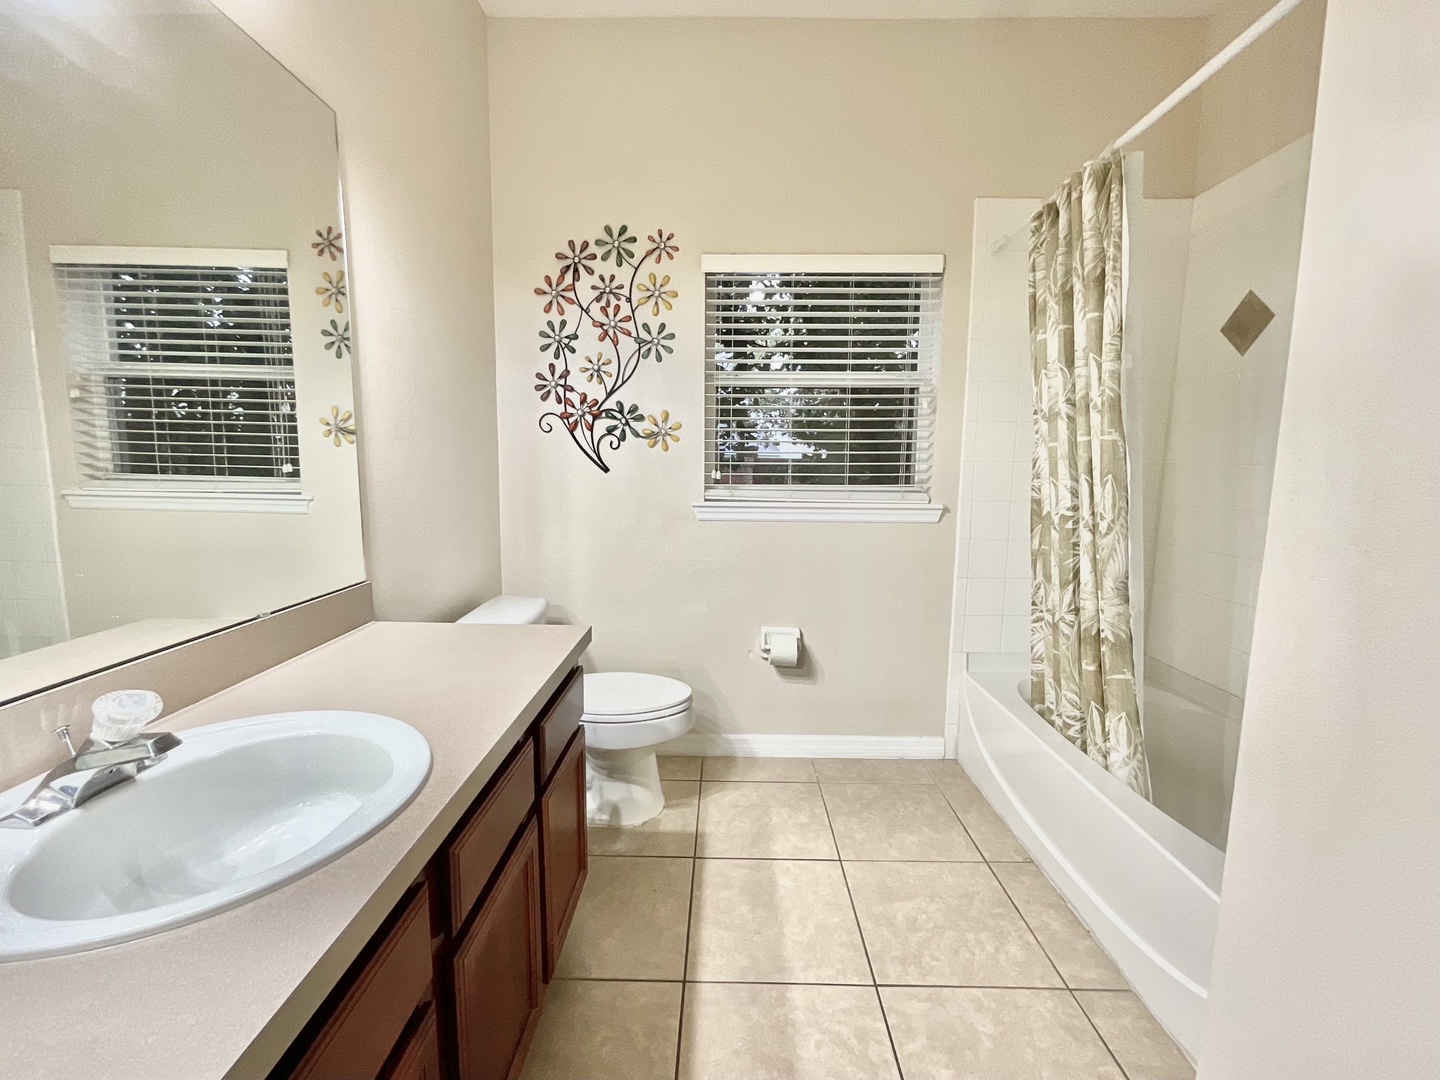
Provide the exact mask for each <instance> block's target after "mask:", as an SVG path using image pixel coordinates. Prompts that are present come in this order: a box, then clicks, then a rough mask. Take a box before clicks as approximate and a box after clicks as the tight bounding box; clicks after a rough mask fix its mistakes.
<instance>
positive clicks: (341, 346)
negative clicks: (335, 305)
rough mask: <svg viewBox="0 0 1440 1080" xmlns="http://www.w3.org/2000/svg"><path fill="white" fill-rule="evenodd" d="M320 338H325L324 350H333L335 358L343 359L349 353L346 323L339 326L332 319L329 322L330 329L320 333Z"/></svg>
mask: <svg viewBox="0 0 1440 1080" xmlns="http://www.w3.org/2000/svg"><path fill="white" fill-rule="evenodd" d="M320 334H321V336H322V337H324V338H326V341H325V348H326V349H327V350H329V349H334V350H335V358H336V359H337V360H338V359H343V358H344V356H345V354H346V353H348V352H349V351H350V324H349V323H348V322H347V323H346V324H345V325H344V326H340V325H339V324H338V323H337V322H336V321H335V320H334V319H331V320H330V329H329V330H325V329H322V330H321V331H320Z"/></svg>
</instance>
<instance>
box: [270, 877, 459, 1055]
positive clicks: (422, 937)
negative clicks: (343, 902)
mask: <svg viewBox="0 0 1440 1080" xmlns="http://www.w3.org/2000/svg"><path fill="white" fill-rule="evenodd" d="M433 977H434V969H433V966H432V963H431V959H430V899H429V896H428V895H427V894H426V890H425V889H424V888H423V887H422V888H421V889H420V890H419V891H418V892H417V893H416V894H415V895H414V897H412V898H411V900H410V902H409V903H408V904H406V905H405V909H404V911H403V913H402V914H401V916H400V918H399V920H398V921H397V922H396V923H395V925H394V927H393V928H392V929H391V930H390V932H389V933H388V934H387V935H386V936H385V939H384V940H383V941H382V942H381V944H380V947H379V948H378V949H376V950H375V952H374V954H373V955H372V956H371V957H370V959H369V960H367V961H365V963H364V965H363V966H362V967H361V968H360V971H359V974H358V975H357V976H356V977H355V980H354V982H353V983H352V984H351V986H350V989H349V990H347V991H346V992H345V995H344V997H343V998H341V1000H340V1004H339V1005H338V1006H337V1007H336V1009H335V1011H334V1013H333V1014H332V1015H331V1016H330V1018H329V1020H327V1021H326V1022H325V1024H324V1026H323V1027H321V1029H320V1031H319V1033H318V1034H317V1035H316V1036H315V1038H314V1041H313V1042H311V1044H310V1047H309V1049H308V1050H307V1051H306V1052H305V1055H304V1057H302V1058H301V1059H300V1064H299V1065H297V1066H296V1068H295V1071H294V1072H293V1073H291V1074H290V1075H291V1076H292V1077H294V1078H295V1080H359V1078H362V1077H374V1076H379V1075H380V1070H381V1069H382V1068H383V1067H384V1065H385V1061H386V1059H387V1058H388V1057H389V1056H390V1054H391V1051H392V1050H394V1048H395V1043H396V1042H397V1041H398V1040H399V1038H400V1036H401V1035H402V1034H404V1032H405V1026H406V1024H407V1023H408V1022H409V1020H410V1018H411V1016H412V1015H413V1014H414V1012H415V1007H416V1006H417V1005H418V1004H419V1003H420V1002H421V1000H422V999H424V998H425V997H426V996H427V995H428V994H429V993H430V987H431V981H432V979H433Z"/></svg>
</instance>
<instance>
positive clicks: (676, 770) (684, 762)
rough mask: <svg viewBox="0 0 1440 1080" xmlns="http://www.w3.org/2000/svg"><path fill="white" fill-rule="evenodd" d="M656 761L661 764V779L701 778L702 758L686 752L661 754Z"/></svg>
mask: <svg viewBox="0 0 1440 1080" xmlns="http://www.w3.org/2000/svg"><path fill="white" fill-rule="evenodd" d="M655 760H656V762H657V763H658V764H659V766H660V779H661V780H699V779H700V760H701V759H700V758H698V757H693V756H687V755H685V754H661V755H660V756H659V757H657V758H656V759H655Z"/></svg>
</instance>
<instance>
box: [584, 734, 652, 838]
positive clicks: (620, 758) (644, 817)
mask: <svg viewBox="0 0 1440 1080" xmlns="http://www.w3.org/2000/svg"><path fill="white" fill-rule="evenodd" d="M664 809H665V793H664V791H662V790H661V788H660V765H659V763H658V762H657V761H656V760H655V748H654V747H653V746H641V747H637V748H635V749H632V750H598V749H596V748H594V747H592V746H586V747H585V818H586V820H587V821H589V823H590V824H591V825H611V826H615V825H619V826H626V825H639V824H642V823H643V822H646V821H649V820H650V819H651V818H653V817H656V816H658V815H659V813H660V811H661V810H664Z"/></svg>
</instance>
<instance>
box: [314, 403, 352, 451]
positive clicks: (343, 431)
mask: <svg viewBox="0 0 1440 1080" xmlns="http://www.w3.org/2000/svg"><path fill="white" fill-rule="evenodd" d="M320 436H321V438H325V439H333V440H334V441H335V445H336V446H339V445H340V440H341V439H344V440H345V441H346V442H347V443H353V442H354V441H355V414H354V413H352V412H351V411H350V410H349V409H346V410H345V411H344V412H343V413H342V412H341V411H340V406H339V405H331V406H330V415H329V416H322V417H320Z"/></svg>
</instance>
